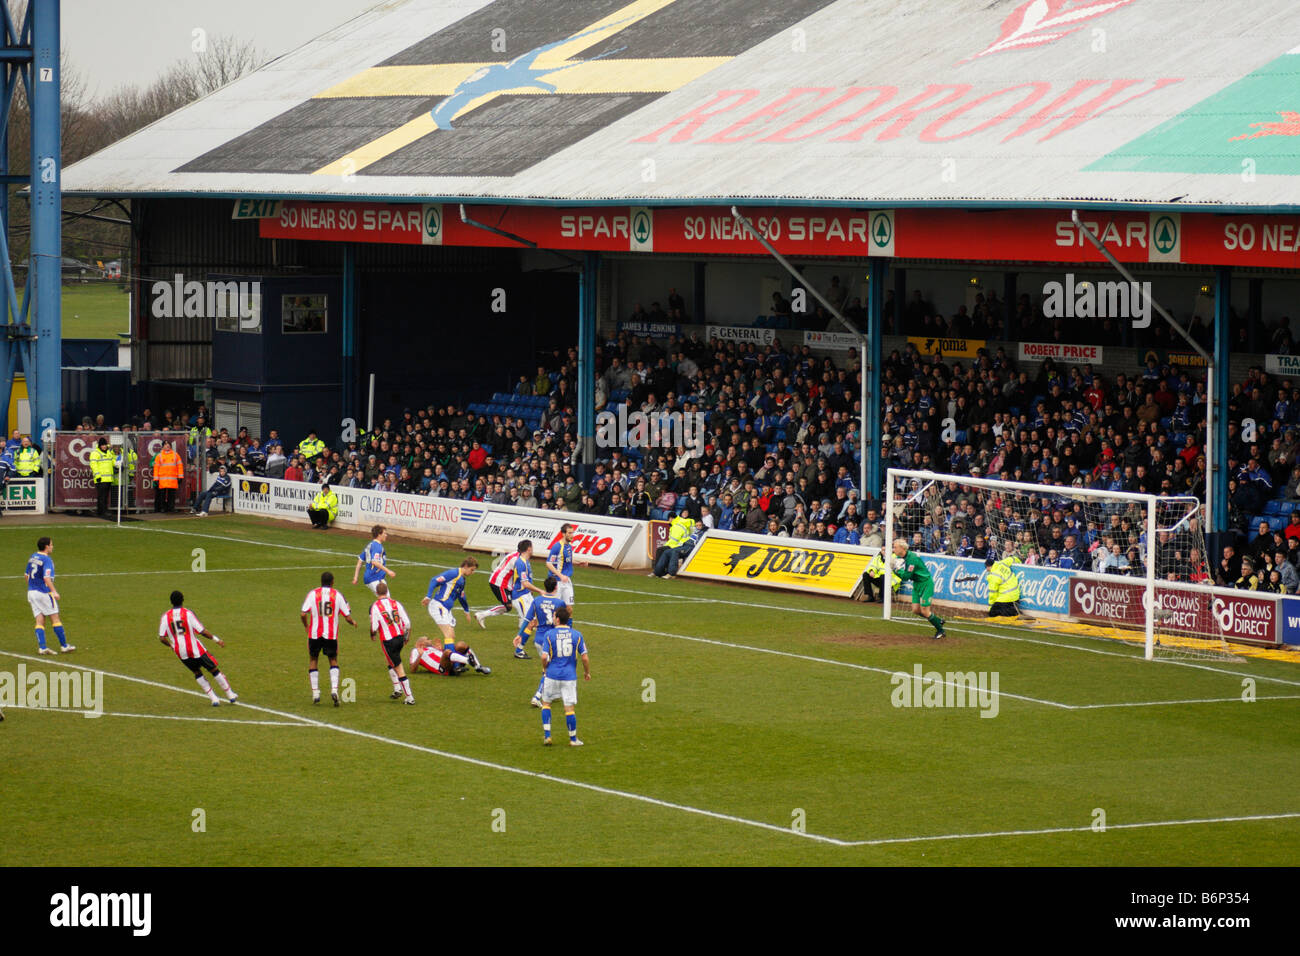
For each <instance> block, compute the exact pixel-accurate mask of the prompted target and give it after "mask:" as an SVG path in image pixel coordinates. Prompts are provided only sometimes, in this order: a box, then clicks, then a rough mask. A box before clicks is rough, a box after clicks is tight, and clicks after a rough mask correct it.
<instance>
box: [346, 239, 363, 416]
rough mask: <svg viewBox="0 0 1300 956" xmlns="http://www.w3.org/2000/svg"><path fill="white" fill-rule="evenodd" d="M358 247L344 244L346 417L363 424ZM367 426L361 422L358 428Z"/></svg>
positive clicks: (348, 243) (347, 243)
mask: <svg viewBox="0 0 1300 956" xmlns="http://www.w3.org/2000/svg"><path fill="white" fill-rule="evenodd" d="M357 308H358V306H357V247H356V245H355V244H354V243H351V242H345V243H344V244H343V417H344V418H350V419H352V420H353V421H354V422H355V421H360V420H359V418H358V415H359V414H360V413H361V409H360V408H359V407H358V404H357V388H358V385H359V384H360V383H359V382H358V381H357V326H358V322H357V318H358V315H357ZM364 425H365V422H364V421H361V422H360V425H358V428H360V427H362V426H364Z"/></svg>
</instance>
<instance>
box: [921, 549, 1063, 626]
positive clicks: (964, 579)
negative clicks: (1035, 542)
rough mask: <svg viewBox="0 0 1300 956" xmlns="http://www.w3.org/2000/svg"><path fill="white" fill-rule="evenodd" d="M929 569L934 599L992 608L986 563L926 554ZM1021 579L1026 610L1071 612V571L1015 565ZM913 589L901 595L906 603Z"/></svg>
mask: <svg viewBox="0 0 1300 956" xmlns="http://www.w3.org/2000/svg"><path fill="white" fill-rule="evenodd" d="M923 557H924V559H925V566H926V567H927V568H929V569H930V575H931V577H933V578H934V599H935V600H936V601H946V602H948V603H952V604H970V605H973V606H977V607H982V608H987V607H988V594H989V587H988V578H987V576H986V575H985V573H984V562H983V561H979V560H977V559H975V558H954V557H948V556H947V555H943V556H935V555H929V554H927V555H923ZM1012 567H1013V568H1014V569H1015V572H1016V577H1017V578H1018V579H1019V580H1020V606H1021V607H1022V608H1023V609H1024V610H1026V611H1040V612H1043V613H1047V614H1065V613H1066V612H1067V611H1069V604H1070V601H1069V588H1070V578H1071V577H1072V575H1071V573H1070V572H1069V571H1062V570H1061V569H1060V568H1041V567H1030V566H1029V565H1027V564H1014V565H1012ZM911 589H912V586H911V585H910V584H905V585H904V586H903V589H902V591H901V592H900V593H901V594H902V595H904V597H902V598H899V600H906V596H907V595H910V594H911Z"/></svg>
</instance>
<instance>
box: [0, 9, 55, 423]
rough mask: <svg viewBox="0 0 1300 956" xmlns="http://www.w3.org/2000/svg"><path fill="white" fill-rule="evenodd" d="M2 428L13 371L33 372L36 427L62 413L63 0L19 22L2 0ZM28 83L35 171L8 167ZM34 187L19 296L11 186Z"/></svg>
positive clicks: (31, 392)
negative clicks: (19, 102)
mask: <svg viewBox="0 0 1300 956" xmlns="http://www.w3.org/2000/svg"><path fill="white" fill-rule="evenodd" d="M0 28H2V29H3V36H2V37H0V69H2V70H3V83H2V84H0V186H3V189H0V326H2V327H3V330H4V335H3V336H0V427H7V426H5V425H4V422H5V421H6V420H7V419H8V417H9V396H10V393H11V392H12V390H13V381H14V375H15V374H16V373H17V372H18V371H19V370H20V369H21V370H22V371H23V372H25V373H26V376H27V391H28V395H29V397H30V402H31V413H32V420H31V426H32V431H33V432H37V433H39V434H40V435H42V436H43V435H44V434H45V433H46V432H48V431H51V430H53V429H55V428H58V427H59V425H60V420H61V417H62V405H63V381H62V372H61V365H62V361H61V358H62V314H61V299H60V296H61V294H62V290H61V285H60V280H61V277H62V271H63V223H62V212H63V209H62V195H61V192H60V178H61V176H62V164H63V157H62V151H61V131H60V127H59V82H60V73H59V0H30V2H29V3H28V4H27V9H26V11H25V12H24V14H23V19H22V23H21V24H18V25H15V23H14V20H13V17H12V16H11V15H10V12H9V7H8V4H7V3H5V2H3V0H0ZM20 83H21V84H22V87H23V93H24V94H25V96H26V99H27V105H28V116H29V119H30V123H31V162H30V166H29V169H30V172H29V173H27V174H14V173H12V172H11V171H10V169H9V122H10V120H11V119H12V118H13V104H14V95H15V94H16V93H17V91H18V85H19V84H20ZM13 185H19V186H22V185H26V186H28V187H29V190H30V191H29V194H28V202H29V203H30V206H31V216H30V229H31V237H30V242H29V244H28V250H29V258H28V261H27V280H26V282H25V283H24V286H23V293H22V297H21V298H19V296H18V294H17V291H16V288H15V286H14V273H13V265H14V264H13V258H12V256H11V255H10V251H9V239H10V232H9V187H10V186H13Z"/></svg>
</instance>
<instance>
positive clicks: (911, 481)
mask: <svg viewBox="0 0 1300 956" xmlns="http://www.w3.org/2000/svg"><path fill="white" fill-rule="evenodd" d="M885 508H886V513H887V514H888V515H889V516H890V520H888V521H887V522H886V523H885V550H886V553H887V554H888V553H890V551H891V549H892V547H893V542H894V540H895V539H897V538H902V539H904V540H906V541H907V542H908V545H909V547H911V548H912V550H914V551H916V552H918V553H920V554H922V555H923V556H925V558H926V562H927V564H929V565H930V566H931V571H932V573H933V574H934V576H935V600H936V601H938V602H940V603H951V604H956V605H958V606H962V605H969V606H970V610H971V611H979V612H981V613H982V612H983V611H985V610H986V609H987V607H988V604H987V587H986V578H985V567H984V559H985V558H986V557H988V556H991V557H993V558H995V559H997V558H1004V557H1009V558H1010V559H1011V560H1012V562H1013V563H1015V564H1016V566H1017V567H1016V570H1017V577H1019V578H1020V584H1021V601H1020V611H1021V613H1024V614H1028V615H1030V616H1031V617H1033V618H1035V619H1040V620H1044V621H1046V622H1055V626H1057V627H1059V628H1060V629H1063V630H1066V631H1069V632H1072V633H1080V634H1085V635H1088V636H1096V637H1108V638H1114V639H1118V640H1123V641H1128V642H1132V643H1141V644H1142V645H1143V647H1144V650H1145V655H1146V657H1147V658H1148V659H1151V658H1156V657H1160V658H1200V659H1212V660H1219V661H1237V660H1240V658H1239V657H1238V656H1237V655H1235V654H1234V653H1233V652H1232V649H1231V647H1230V646H1229V644H1228V642H1227V639H1226V634H1225V631H1228V632H1231V633H1241V631H1240V628H1236V626H1235V624H1236V615H1237V614H1239V613H1246V614H1251V613H1257V612H1256V611H1254V610H1252V608H1254V607H1255V604H1254V603H1253V602H1248V603H1246V604H1243V603H1242V602H1241V601H1240V600H1235V601H1234V600H1233V598H1232V597H1231V596H1232V595H1233V594H1234V592H1232V591H1230V590H1225V589H1221V588H1213V587H1211V583H1212V582H1211V579H1210V576H1209V567H1208V563H1207V560H1206V551H1205V531H1204V523H1203V521H1204V508H1203V506H1202V505H1201V503H1200V502H1199V501H1198V500H1197V499H1196V498H1193V497H1160V496H1156V495H1144V494H1129V493H1124V492H1111V491H1098V490H1093V489H1085V488H1074V487H1069V486H1063V485H1034V484H1025V483H1021V482H1012V481H998V480H994V479H989V478H973V477H964V476H956V475H941V474H935V473H933V472H924V471H906V470H902V469H894V468H891V469H889V471H888V483H887V487H886V493H885ZM1237 593H1239V592H1237ZM902 599H903V598H899V600H902ZM893 600H894V597H893V595H891V594H890V593H889V590H888V589H886V593H885V617H886V618H889V617H891V616H892V613H893V607H892V604H893ZM1258 604H1259V605H1260V608H1262V610H1261V611H1259V612H1258V613H1261V614H1262V613H1264V612H1267V610H1268V608H1267V602H1266V601H1264V600H1262V599H1261V600H1259V602H1258ZM1225 621H1226V622H1227V623H1226V624H1225Z"/></svg>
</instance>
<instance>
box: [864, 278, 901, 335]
mask: <svg viewBox="0 0 1300 956" xmlns="http://www.w3.org/2000/svg"><path fill="white" fill-rule="evenodd" d="M868 295H870V293H868ZM906 308H907V270H906V269H895V270H894V314H893V315H890V316H886V318H887V319H888V320H889V322H890V323H891V324H890V327H891V328H892V329H893V330H894V334H895V335H903V334H905V333H904V331H903V315H904V310H905V309H906Z"/></svg>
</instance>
